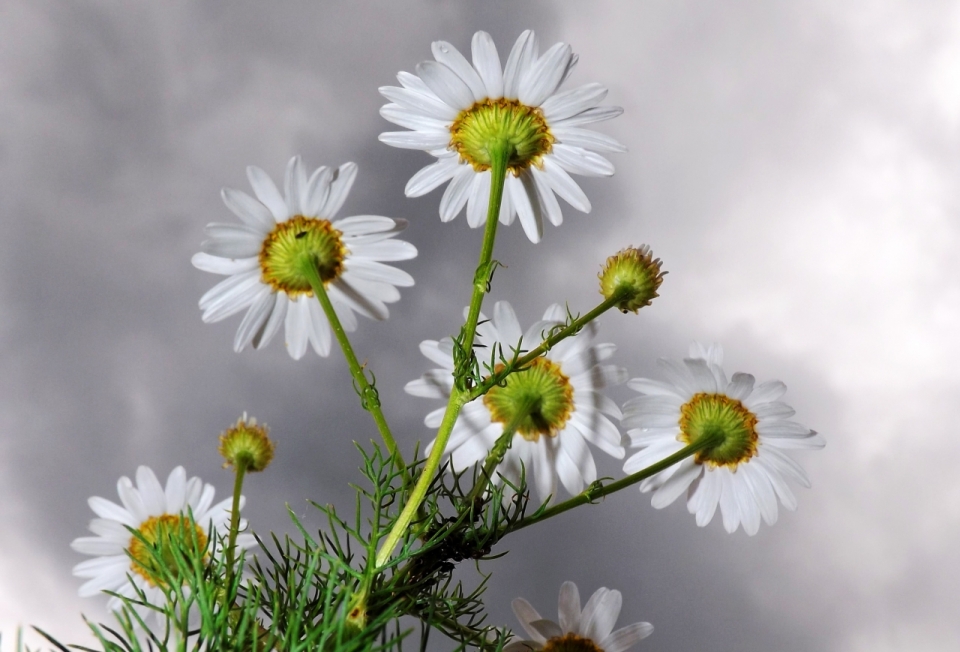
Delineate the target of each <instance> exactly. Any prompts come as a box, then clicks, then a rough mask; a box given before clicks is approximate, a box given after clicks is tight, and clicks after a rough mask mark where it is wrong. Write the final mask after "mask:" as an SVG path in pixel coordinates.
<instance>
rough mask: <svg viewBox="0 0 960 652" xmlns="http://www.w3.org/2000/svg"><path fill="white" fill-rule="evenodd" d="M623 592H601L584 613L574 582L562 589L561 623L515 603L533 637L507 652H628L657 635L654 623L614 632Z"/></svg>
mask: <svg viewBox="0 0 960 652" xmlns="http://www.w3.org/2000/svg"><path fill="white" fill-rule="evenodd" d="M622 604H623V596H622V595H621V594H620V591H616V590H610V589H607V588H605V587H601V588H599V589H597V590H596V591H595V592H594V594H593V595H592V596H590V599H589V600H587V606H586V607H584V608H583V610H582V611H581V610H580V592H579V590H578V589H577V585H576V584H574V583H573V582H564V583H563V586H561V587H560V599H559V608H558V610H557V611H558V615H559V622H554V621H552V620H548V619H546V618H542V617H541V616H540V614H539V613H538V612H537V610H536V609H534V608H533V606H532V605H531V604H530V603H529V602H527V601H526V600H524V599H523V598H517V599H516V600H514V601H513V613H514V614H516V616H517V620H519V621H520V624H521V625H522V626H523V629H524V630H525V631H526V632H527V635H528V636H529V637H530V639H529V640H521V641H511V642H510V643H508V644H507V645H506V646H504V648H503V652H527V651H528V650H543V652H624V650H628V649H630V648H631V647H633V646H634V645H636V644H637V643H638V642H639V641H640V640H641V639H644V638H646V637H648V636H650V634H652V633H653V625H651V624H650V623H633V624H632V625H627V626H626V627H623V628H621V629H618V630H616V631H614V629H613V627H614V625H616V623H617V618H618V617H619V616H620V608H621V606H622Z"/></svg>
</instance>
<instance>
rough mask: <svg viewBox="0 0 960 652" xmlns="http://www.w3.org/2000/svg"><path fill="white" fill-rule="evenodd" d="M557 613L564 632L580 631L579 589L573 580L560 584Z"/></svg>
mask: <svg viewBox="0 0 960 652" xmlns="http://www.w3.org/2000/svg"><path fill="white" fill-rule="evenodd" d="M557 613H558V615H559V616H560V628H561V629H562V630H563V633H564V634H569V633H571V632H573V633H577V632H579V631H580V591H579V589H577V585H576V584H574V583H573V582H564V583H563V585H561V586H560V598H559V600H558V605H557Z"/></svg>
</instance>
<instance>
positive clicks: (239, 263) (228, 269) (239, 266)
mask: <svg viewBox="0 0 960 652" xmlns="http://www.w3.org/2000/svg"><path fill="white" fill-rule="evenodd" d="M190 262H191V263H192V264H193V266H194V267H196V268H197V269H199V270H201V271H204V272H210V273H211V274H224V275H228V276H232V275H233V274H240V273H242V272H249V271H250V270H252V269H256V268H257V267H259V266H260V260H259V259H258V258H257V257H256V256H254V257H251V258H221V257H220V256H211V255H210V254H206V253H203V252H200V253H197V254H194V255H193V257H192V258H191V259H190Z"/></svg>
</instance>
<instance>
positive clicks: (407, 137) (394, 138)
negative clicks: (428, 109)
mask: <svg viewBox="0 0 960 652" xmlns="http://www.w3.org/2000/svg"><path fill="white" fill-rule="evenodd" d="M377 138H379V139H380V142H381V143H385V144H387V145H390V146H391V147H399V148H401V149H422V150H431V149H441V148H444V147H446V146H447V145H449V144H450V132H449V131H439V130H437V131H385V132H383V133H382V134H380V135H379V136H377Z"/></svg>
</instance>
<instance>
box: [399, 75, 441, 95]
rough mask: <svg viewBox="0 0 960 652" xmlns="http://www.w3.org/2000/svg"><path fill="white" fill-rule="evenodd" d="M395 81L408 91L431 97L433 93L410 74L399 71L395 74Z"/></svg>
mask: <svg viewBox="0 0 960 652" xmlns="http://www.w3.org/2000/svg"><path fill="white" fill-rule="evenodd" d="M397 81H399V82H400V84H402V85H403V87H404V88H409V89H410V90H414V91H417V92H419V93H427V94H429V95H433V91H432V90H430V88H429V87H428V86H427V85H426V84H424V83H423V80H422V79H420V78H419V77H417V76H416V75H414V74H413V73H412V72H406V71H404V70H401V71H400V72H398V73H397Z"/></svg>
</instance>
